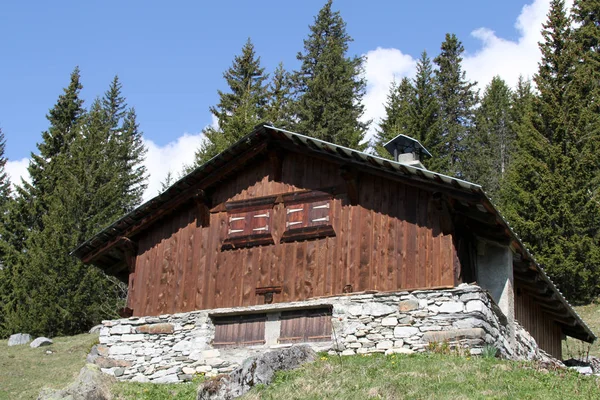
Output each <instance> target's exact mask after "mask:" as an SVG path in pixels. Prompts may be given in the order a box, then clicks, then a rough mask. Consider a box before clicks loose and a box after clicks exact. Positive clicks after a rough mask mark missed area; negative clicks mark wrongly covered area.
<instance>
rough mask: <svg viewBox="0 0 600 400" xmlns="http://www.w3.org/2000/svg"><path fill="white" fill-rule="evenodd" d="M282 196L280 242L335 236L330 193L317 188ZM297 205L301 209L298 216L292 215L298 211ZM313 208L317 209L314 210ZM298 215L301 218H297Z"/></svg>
mask: <svg viewBox="0 0 600 400" xmlns="http://www.w3.org/2000/svg"><path fill="white" fill-rule="evenodd" d="M282 198H283V204H284V209H285V230H284V232H283V235H282V236H281V242H282V243H284V242H294V241H301V240H310V239H319V238H323V237H329V236H335V230H334V229H333V212H332V211H333V210H332V208H333V195H332V194H331V193H327V192H323V191H318V190H313V191H304V192H293V193H286V194H284V195H283V196H282ZM315 204H317V205H315ZM298 207H301V209H302V215H300V216H298V215H294V213H296V212H300V210H298ZM315 210H319V211H317V212H315ZM298 217H300V218H301V219H300V220H299V219H298ZM315 222H319V223H315Z"/></svg>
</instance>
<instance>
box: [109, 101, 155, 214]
mask: <svg viewBox="0 0 600 400" xmlns="http://www.w3.org/2000/svg"><path fill="white" fill-rule="evenodd" d="M116 141H117V150H116V151H117V152H116V154H118V155H119V159H118V160H117V163H118V165H119V169H118V172H119V175H120V177H121V180H120V185H119V187H120V193H121V207H120V210H121V211H120V213H119V214H118V215H117V217H120V216H121V215H123V214H125V213H128V212H130V211H132V210H133V209H134V208H136V207H137V206H138V205H140V203H141V202H142V197H143V195H144V192H145V191H146V188H147V187H148V182H147V180H148V174H147V170H146V166H145V165H144V160H145V158H146V153H147V152H148V149H147V148H146V146H145V145H144V141H143V138H142V131H141V130H140V127H139V124H138V123H137V114H136V113H135V109H134V108H130V109H128V110H127V111H126V113H125V116H124V118H123V122H122V126H121V131H120V135H119V136H118V137H117V139H116Z"/></svg>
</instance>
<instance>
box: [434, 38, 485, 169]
mask: <svg viewBox="0 0 600 400" xmlns="http://www.w3.org/2000/svg"><path fill="white" fill-rule="evenodd" d="M463 51H464V47H463V45H462V43H461V42H460V41H459V40H458V39H457V37H456V35H454V34H446V40H445V41H444V42H443V43H442V46H441V53H440V55H438V56H437V57H436V58H435V59H434V62H435V63H436V64H437V66H438V69H437V70H436V71H435V86H436V97H437V101H438V104H439V120H440V125H439V130H438V131H437V132H436V135H437V137H435V138H431V141H430V142H431V144H432V145H431V146H430V147H431V148H430V149H429V151H430V152H431V154H432V155H433V158H432V159H431V160H430V162H429V163H428V164H429V167H430V168H431V169H432V170H434V171H436V172H441V173H445V174H448V175H451V176H459V177H460V176H462V171H461V164H462V162H463V161H464V160H463V157H462V153H463V151H464V140H465V139H466V137H467V135H468V132H469V130H470V129H471V127H472V124H473V119H474V115H473V112H474V107H475V105H476V104H477V93H476V91H475V90H474V86H475V83H474V82H473V83H472V82H468V81H467V79H466V77H465V72H464V71H463V70H462V65H461V62H462V56H461V55H462V53H463Z"/></svg>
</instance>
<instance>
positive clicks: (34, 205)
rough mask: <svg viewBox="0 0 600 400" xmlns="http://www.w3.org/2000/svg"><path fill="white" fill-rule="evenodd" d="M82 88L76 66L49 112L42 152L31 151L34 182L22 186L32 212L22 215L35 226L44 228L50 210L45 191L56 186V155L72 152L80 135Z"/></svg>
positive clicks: (40, 145)
mask: <svg viewBox="0 0 600 400" xmlns="http://www.w3.org/2000/svg"><path fill="white" fill-rule="evenodd" d="M82 88H83V86H82V85H81V82H80V74H79V68H78V67H76V68H75V69H74V70H73V72H72V73H71V79H70V82H69V85H68V86H67V87H66V88H65V89H64V93H63V94H61V95H60V96H59V97H58V101H57V102H56V104H55V105H54V107H53V108H51V109H50V111H49V112H48V114H47V115H46V119H48V122H49V123H50V127H49V128H48V130H46V131H44V132H43V133H42V142H40V143H38V145H37V147H38V150H39V154H35V153H32V154H31V161H30V163H29V167H28V172H29V176H30V178H31V183H29V182H26V181H24V180H23V181H22V182H21V186H22V188H21V187H18V192H19V195H20V196H21V197H23V198H24V201H25V202H26V203H27V204H28V205H29V207H28V208H29V210H28V212H27V214H28V215H22V216H21V217H22V218H23V220H24V221H25V220H27V222H26V225H27V226H29V227H30V228H31V229H36V228H40V229H41V224H42V221H41V219H40V218H39V217H40V216H41V215H44V213H45V212H46V211H47V205H46V204H44V203H43V197H44V194H46V193H50V192H51V191H52V190H54V188H55V187H56V181H55V177H56V174H55V173H54V171H53V168H54V164H55V162H56V157H57V155H58V154H60V153H63V152H66V151H68V148H69V146H70V144H71V143H72V141H73V139H74V137H75V134H76V133H75V126H76V125H77V124H78V122H79V120H80V118H81V117H82V115H83V114H84V113H85V109H84V108H83V100H82V99H80V98H79V93H80V91H81V89H82Z"/></svg>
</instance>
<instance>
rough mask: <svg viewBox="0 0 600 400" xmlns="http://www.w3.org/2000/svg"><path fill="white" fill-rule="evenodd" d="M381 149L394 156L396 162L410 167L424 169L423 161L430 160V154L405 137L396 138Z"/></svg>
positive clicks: (416, 142)
mask: <svg viewBox="0 0 600 400" xmlns="http://www.w3.org/2000/svg"><path fill="white" fill-rule="evenodd" d="M383 147H384V148H385V149H386V150H387V151H389V152H390V154H391V155H392V156H394V160H395V161H396V162H399V163H400V164H404V165H410V166H412V167H417V168H421V169H425V166H424V165H423V163H422V161H423V159H424V158H425V157H427V158H431V154H430V153H429V152H428V151H427V149H426V148H425V147H423V145H422V144H421V143H420V142H419V141H418V140H417V139H413V138H411V137H409V136H406V135H398V136H396V137H395V138H393V139H392V140H390V141H389V142H387V143H386V144H384V145H383Z"/></svg>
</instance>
